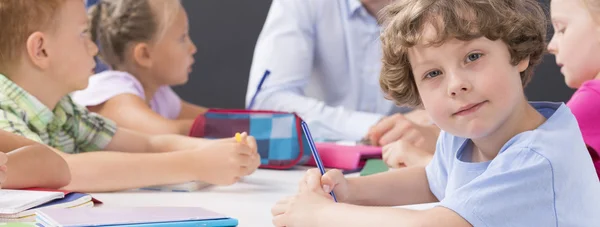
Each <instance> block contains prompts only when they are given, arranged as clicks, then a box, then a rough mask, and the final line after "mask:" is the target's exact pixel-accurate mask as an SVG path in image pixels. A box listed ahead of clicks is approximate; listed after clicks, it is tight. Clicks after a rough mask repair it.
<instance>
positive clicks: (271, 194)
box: [92, 167, 433, 227]
mask: <svg viewBox="0 0 600 227" xmlns="http://www.w3.org/2000/svg"><path fill="white" fill-rule="evenodd" d="M305 171H306V168H303V167H301V168H298V169H293V170H265V169H259V170H257V171H256V172H255V173H254V174H252V175H251V176H248V177H246V178H244V179H243V180H242V181H241V182H238V183H237V184H234V185H231V186H226V187H217V186H211V187H208V188H204V189H201V190H199V191H197V192H153V191H128V192H119V193H95V194H92V195H93V196H94V197H95V198H97V199H99V200H101V201H102V202H104V205H103V206H125V207H150V206H174V207H203V208H206V209H209V210H213V211H215V212H219V213H222V214H225V215H227V216H231V217H233V218H236V219H238V220H239V226H240V227H265V226H273V224H272V223H271V207H272V206H273V205H274V204H275V203H276V202H277V201H278V200H279V199H281V198H284V197H286V196H290V195H293V194H294V193H295V192H296V191H297V187H298V182H299V181H300V179H301V178H302V176H303V175H304V173H305ZM357 175H358V174H350V175H349V176H357ZM432 206H433V205H432V204H423V205H416V206H412V207H411V208H413V209H425V208H429V207H432Z"/></svg>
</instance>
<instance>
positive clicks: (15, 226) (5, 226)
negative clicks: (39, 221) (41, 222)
mask: <svg viewBox="0 0 600 227" xmlns="http://www.w3.org/2000/svg"><path fill="white" fill-rule="evenodd" d="M35 226H36V225H35V223H27V222H24V223H0V227H35Z"/></svg>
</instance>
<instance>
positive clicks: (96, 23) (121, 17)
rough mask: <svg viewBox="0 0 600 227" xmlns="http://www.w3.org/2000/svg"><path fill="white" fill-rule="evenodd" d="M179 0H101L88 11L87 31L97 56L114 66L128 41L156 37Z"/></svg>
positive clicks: (169, 20) (120, 60)
mask: <svg viewBox="0 0 600 227" xmlns="http://www.w3.org/2000/svg"><path fill="white" fill-rule="evenodd" d="M180 9H181V3H180V1H179V0H101V1H99V2H98V4H96V5H94V6H92V7H91V8H90V9H89V11H88V16H89V19H90V32H91V37H92V40H93V41H94V42H96V43H97V44H98V45H99V46H100V57H101V59H102V60H103V61H104V62H105V63H107V64H108V65H110V66H111V67H113V68H115V67H116V66H117V65H119V64H122V63H123V62H124V61H125V59H126V58H125V54H126V52H127V49H128V48H129V46H130V44H132V43H136V42H149V41H159V40H160V39H161V38H162V36H164V34H165V32H166V30H167V28H168V27H169V26H170V25H171V24H172V23H173V21H174V20H175V17H176V15H177V13H178V12H179V10H180Z"/></svg>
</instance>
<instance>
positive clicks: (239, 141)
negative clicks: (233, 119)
mask: <svg viewBox="0 0 600 227" xmlns="http://www.w3.org/2000/svg"><path fill="white" fill-rule="evenodd" d="M235 141H237V142H238V143H241V142H242V134H240V133H239V132H236V133H235Z"/></svg>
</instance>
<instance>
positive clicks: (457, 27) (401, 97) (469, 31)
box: [379, 0, 547, 106]
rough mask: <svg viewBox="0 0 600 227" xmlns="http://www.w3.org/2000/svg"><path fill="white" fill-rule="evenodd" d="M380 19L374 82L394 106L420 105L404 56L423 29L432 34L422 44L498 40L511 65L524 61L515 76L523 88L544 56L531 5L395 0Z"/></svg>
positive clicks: (538, 12)
mask: <svg viewBox="0 0 600 227" xmlns="http://www.w3.org/2000/svg"><path fill="white" fill-rule="evenodd" d="M381 20H382V21H383V25H384V28H385V29H384V31H383V33H382V35H381V40H382V42H383V44H382V46H383V67H382V70H381V76H380V78H379V82H380V85H381V88H382V89H383V91H384V92H385V94H387V96H388V97H389V98H390V99H393V100H394V101H395V102H396V104H398V105H405V106H420V105H421V98H420V97H419V91H418V90H417V86H416V84H415V79H414V75H413V72H412V69H411V65H410V62H409V60H408V55H407V52H408V49H409V48H411V47H413V46H415V45H416V44H418V43H419V42H420V41H421V39H422V36H423V29H424V27H425V26H426V25H431V26H433V28H434V29H435V30H436V32H437V37H436V39H435V40H433V41H432V42H431V43H428V45H441V44H443V43H444V42H445V41H447V40H449V39H452V38H456V39H458V40H464V41H468V40H473V39H476V38H479V37H486V38H488V39H490V40H498V39H499V40H502V41H504V43H506V44H507V46H508V51H509V52H510V55H511V61H510V63H511V64H513V65H517V64H518V63H519V62H521V61H522V60H525V59H527V58H529V66H528V68H527V69H526V70H525V71H524V72H522V73H521V80H522V83H523V86H525V85H526V84H527V83H528V82H529V81H530V79H531V76H532V74H533V69H534V67H535V66H536V65H537V64H538V63H539V62H540V60H541V58H542V55H543V53H544V51H545V42H546V26H547V18H546V16H545V14H544V11H543V10H542V8H541V7H540V5H539V4H538V3H537V2H536V1H535V0H397V1H396V2H394V3H392V4H391V5H389V6H387V7H386V8H385V9H384V10H382V13H381Z"/></svg>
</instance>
